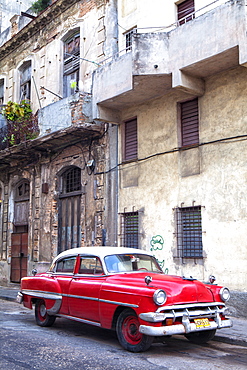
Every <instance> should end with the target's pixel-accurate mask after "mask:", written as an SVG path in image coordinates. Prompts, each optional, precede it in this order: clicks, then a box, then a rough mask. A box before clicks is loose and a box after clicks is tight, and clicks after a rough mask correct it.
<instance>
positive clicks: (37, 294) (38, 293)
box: [21, 289, 139, 308]
mask: <svg viewBox="0 0 247 370" xmlns="http://www.w3.org/2000/svg"><path fill="white" fill-rule="evenodd" d="M21 293H22V294H26V295H30V296H33V297H37V298H43V299H54V300H59V301H61V300H62V297H67V298H76V299H85V300H89V301H98V302H103V303H109V304H115V305H118V306H126V307H133V308H138V307H139V306H138V305H136V304H132V303H125V302H117V301H109V300H107V299H99V298H94V297H87V296H81V295H73V294H63V293H53V292H46V291H42V290H29V289H24V290H22V291H21ZM60 304H61V303H60Z"/></svg>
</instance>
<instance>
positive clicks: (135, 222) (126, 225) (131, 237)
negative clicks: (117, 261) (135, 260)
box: [120, 211, 140, 249]
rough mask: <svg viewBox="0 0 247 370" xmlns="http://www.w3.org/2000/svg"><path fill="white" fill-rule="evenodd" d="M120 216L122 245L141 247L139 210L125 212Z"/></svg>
mask: <svg viewBox="0 0 247 370" xmlns="http://www.w3.org/2000/svg"><path fill="white" fill-rule="evenodd" d="M120 216H121V219H120V222H121V224H120V246H121V247H125V248H136V249H139V235H140V232H139V228H140V227H139V212H138V211H133V212H124V213H121V215H120ZM131 219H132V220H131Z"/></svg>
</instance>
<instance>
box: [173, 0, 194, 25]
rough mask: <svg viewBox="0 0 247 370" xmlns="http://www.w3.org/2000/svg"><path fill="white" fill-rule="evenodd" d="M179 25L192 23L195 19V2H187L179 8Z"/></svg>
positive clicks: (187, 0) (191, 0)
mask: <svg viewBox="0 0 247 370" xmlns="http://www.w3.org/2000/svg"><path fill="white" fill-rule="evenodd" d="M177 12H178V21H179V25H182V24H184V23H186V22H189V21H191V20H192V19H193V18H195V14H194V12H195V5H194V0H186V1H183V2H182V3H180V4H178V6H177Z"/></svg>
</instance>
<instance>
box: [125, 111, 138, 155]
mask: <svg viewBox="0 0 247 370" xmlns="http://www.w3.org/2000/svg"><path fill="white" fill-rule="evenodd" d="M133 159H137V119H136V118H134V119H132V120H129V121H126V122H125V126H124V160H125V161H129V160H133Z"/></svg>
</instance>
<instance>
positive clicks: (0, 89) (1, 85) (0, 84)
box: [0, 78, 4, 105]
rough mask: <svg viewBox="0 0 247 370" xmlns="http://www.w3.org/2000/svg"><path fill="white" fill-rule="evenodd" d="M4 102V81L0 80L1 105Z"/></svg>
mask: <svg viewBox="0 0 247 370" xmlns="http://www.w3.org/2000/svg"><path fill="white" fill-rule="evenodd" d="M3 102H4V79H3V78H0V105H2V104H3Z"/></svg>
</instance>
